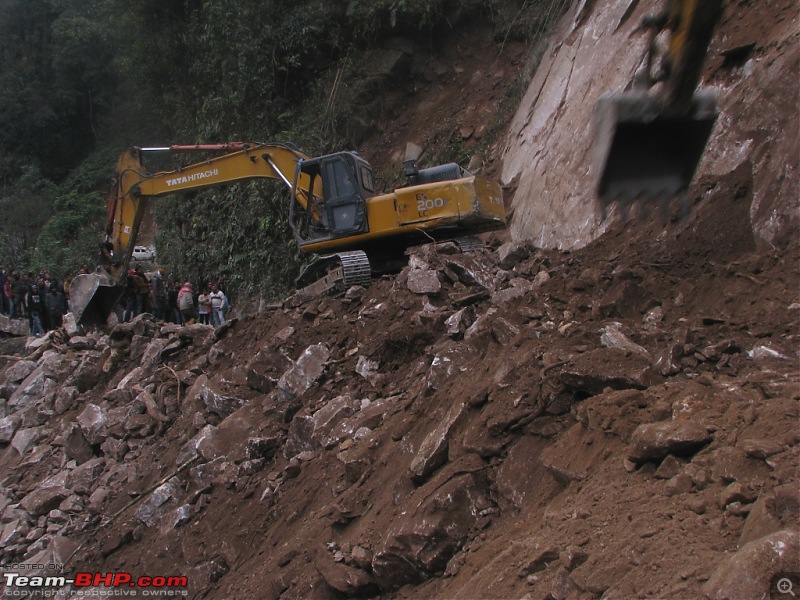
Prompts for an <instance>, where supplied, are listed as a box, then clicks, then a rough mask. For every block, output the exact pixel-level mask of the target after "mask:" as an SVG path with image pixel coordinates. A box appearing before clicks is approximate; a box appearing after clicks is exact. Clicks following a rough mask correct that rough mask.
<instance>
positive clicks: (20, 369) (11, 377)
mask: <svg viewBox="0 0 800 600" xmlns="http://www.w3.org/2000/svg"><path fill="white" fill-rule="evenodd" d="M34 370H36V363H35V362H33V361H32V360H18V361H16V362H12V363H11V364H10V365H8V366H7V367H6V368H5V369H4V370H3V375H2V379H3V380H5V381H8V382H10V383H20V382H22V381H24V380H25V379H26V378H27V377H28V375H30V374H31V373H33V371H34Z"/></svg>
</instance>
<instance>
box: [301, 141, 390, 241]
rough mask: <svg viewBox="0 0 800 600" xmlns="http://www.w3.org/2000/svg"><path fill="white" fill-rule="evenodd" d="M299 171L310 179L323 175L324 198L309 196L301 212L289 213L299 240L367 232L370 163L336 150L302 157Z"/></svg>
mask: <svg viewBox="0 0 800 600" xmlns="http://www.w3.org/2000/svg"><path fill="white" fill-rule="evenodd" d="M300 174H304V175H308V176H309V177H310V179H311V181H312V187H311V189H313V182H314V181H316V178H317V177H321V178H322V189H323V198H321V199H320V198H312V199H311V200H310V201H309V203H308V206H307V207H306V209H305V210H303V211H301V213H302V214H300V213H297V214H295V215H293V216H292V218H291V222H292V227H293V229H294V230H295V235H296V236H297V237H298V238H299V240H300V241H301V242H303V241H321V240H324V239H330V238H337V237H341V236H345V235H352V234H355V233H362V232H365V231H367V214H366V213H367V209H366V201H365V199H366V198H367V197H370V196H372V195H373V194H374V191H373V190H372V188H373V186H374V183H373V179H372V170H371V169H370V168H369V164H368V163H367V162H366V161H364V160H363V159H361V158H360V157H358V156H357V155H355V154H353V153H350V152H338V153H336V154H330V155H327V156H322V157H319V158H314V159H310V160H304V161H302V162H301V163H299V165H298V178H299V175H300Z"/></svg>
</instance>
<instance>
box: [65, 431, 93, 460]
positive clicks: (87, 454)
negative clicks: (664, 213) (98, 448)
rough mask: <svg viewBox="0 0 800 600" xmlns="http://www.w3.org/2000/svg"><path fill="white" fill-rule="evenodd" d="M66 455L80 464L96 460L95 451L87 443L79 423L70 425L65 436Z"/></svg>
mask: <svg viewBox="0 0 800 600" xmlns="http://www.w3.org/2000/svg"><path fill="white" fill-rule="evenodd" d="M62 439H63V444H64V454H66V455H67V458H70V459H72V460H74V461H75V462H77V463H78V464H82V463H85V462H86V461H87V460H90V459H92V458H94V450H93V449H92V446H91V444H89V442H87V441H86V436H84V435H83V431H81V428H80V426H79V425H78V424H77V423H70V424H69V425H68V426H67V429H66V431H65V432H64V434H63V436H62Z"/></svg>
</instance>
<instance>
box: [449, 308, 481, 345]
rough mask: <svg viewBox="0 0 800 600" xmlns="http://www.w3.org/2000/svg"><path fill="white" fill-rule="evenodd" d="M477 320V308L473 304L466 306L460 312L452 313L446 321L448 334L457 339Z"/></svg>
mask: <svg viewBox="0 0 800 600" xmlns="http://www.w3.org/2000/svg"><path fill="white" fill-rule="evenodd" d="M474 320H475V310H474V309H473V308H472V307H471V306H465V307H464V308H462V309H461V310H459V311H458V312H455V313H453V314H452V315H450V316H449V317H448V318H447V320H446V321H445V322H444V324H445V327H446V328H447V335H448V336H450V337H451V338H452V339H454V340H457V339H460V338H462V337H463V336H464V332H465V331H466V330H467V328H468V327H469V326H470V325H471V324H472V322H473V321H474Z"/></svg>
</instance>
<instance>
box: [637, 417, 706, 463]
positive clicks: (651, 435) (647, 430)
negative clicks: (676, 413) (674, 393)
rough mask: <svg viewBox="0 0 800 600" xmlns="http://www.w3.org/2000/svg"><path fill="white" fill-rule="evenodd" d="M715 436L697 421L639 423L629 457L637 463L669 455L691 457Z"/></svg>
mask: <svg viewBox="0 0 800 600" xmlns="http://www.w3.org/2000/svg"><path fill="white" fill-rule="evenodd" d="M712 439H713V437H712V435H711V434H710V433H709V432H708V429H707V428H706V427H705V426H704V425H702V424H700V423H697V422H696V421H662V422H660V423H645V424H642V425H639V426H638V427H637V428H636V429H635V430H634V432H633V435H632V436H631V447H630V449H629V450H628V458H629V459H630V460H631V461H633V462H635V463H636V464H642V463H645V462H648V461H660V460H661V459H663V458H665V457H666V456H667V455H669V454H672V455H675V456H691V455H692V454H694V453H696V452H697V451H698V450H700V449H701V448H703V447H704V446H705V445H706V444H708V443H709V442H710V441H711V440H712Z"/></svg>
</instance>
